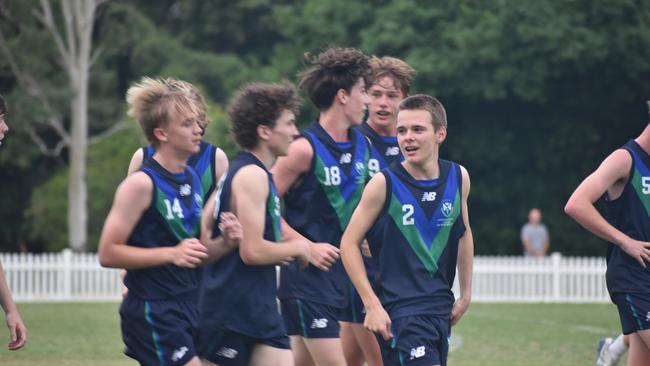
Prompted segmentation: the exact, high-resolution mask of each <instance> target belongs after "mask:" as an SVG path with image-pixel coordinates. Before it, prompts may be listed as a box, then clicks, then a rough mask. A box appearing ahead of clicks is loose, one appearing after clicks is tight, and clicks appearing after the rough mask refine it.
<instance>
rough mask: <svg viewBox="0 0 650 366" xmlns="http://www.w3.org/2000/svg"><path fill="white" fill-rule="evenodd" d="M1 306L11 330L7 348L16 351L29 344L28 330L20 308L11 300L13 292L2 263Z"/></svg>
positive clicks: (0, 268)
mask: <svg viewBox="0 0 650 366" xmlns="http://www.w3.org/2000/svg"><path fill="white" fill-rule="evenodd" d="M0 305H1V306H2V309H3V310H4V312H5V321H6V322H7V328H9V344H8V345H7V348H9V349H10V350H12V351H15V350H17V349H19V348H21V347H22V346H24V345H25V342H27V329H26V328H25V324H24V323H23V320H22V318H21V317H20V313H19V312H18V307H16V304H15V303H14V300H13V299H12V298H11V292H10V291H9V286H7V281H6V280H5V273H4V270H3V268H2V262H0Z"/></svg>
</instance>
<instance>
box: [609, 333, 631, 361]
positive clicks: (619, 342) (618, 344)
mask: <svg viewBox="0 0 650 366" xmlns="http://www.w3.org/2000/svg"><path fill="white" fill-rule="evenodd" d="M626 351H627V346H626V345H625V342H623V335H622V334H621V335H619V336H618V337H617V338H616V339H615V340H614V342H612V344H610V345H609V354H610V355H611V356H612V358H613V359H614V360H615V361H616V362H617V361H618V360H619V359H620V358H621V356H623V354H624V353H625V352H626Z"/></svg>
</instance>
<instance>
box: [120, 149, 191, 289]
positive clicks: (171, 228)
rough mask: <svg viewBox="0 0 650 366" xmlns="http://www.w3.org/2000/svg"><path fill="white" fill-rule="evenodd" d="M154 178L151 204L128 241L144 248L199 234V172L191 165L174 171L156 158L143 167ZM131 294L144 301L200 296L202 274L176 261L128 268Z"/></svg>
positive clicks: (125, 281) (149, 160) (146, 161)
mask: <svg viewBox="0 0 650 366" xmlns="http://www.w3.org/2000/svg"><path fill="white" fill-rule="evenodd" d="M140 170H141V171H143V172H144V173H146V174H147V175H148V176H149V177H150V178H151V180H152V181H153V192H152V198H151V206H149V208H148V209H147V210H146V211H145V212H144V213H143V214H142V217H141V218H140V221H138V223H137V224H136V226H135V228H134V229H133V232H132V233H131V235H130V237H129V239H128V240H127V244H128V245H133V246H137V247H143V248H154V247H161V246H170V247H171V246H175V245H177V244H178V243H179V242H181V241H182V240H183V239H187V238H194V237H196V236H197V235H198V233H199V228H200V226H201V225H200V224H201V207H202V205H203V192H202V190H201V183H200V181H199V178H198V176H197V175H196V173H195V172H194V171H193V170H192V169H191V168H189V167H187V168H185V172H183V173H180V174H173V173H170V172H169V171H167V170H165V168H163V167H162V166H160V164H158V162H157V161H156V160H155V159H146V160H145V161H144V163H143V164H142V167H141V168H140ZM124 283H125V285H126V287H128V289H129V295H130V294H134V295H135V296H137V297H139V298H141V299H143V300H161V299H190V300H191V299H196V296H197V295H198V285H199V273H198V270H196V269H191V268H182V267H178V266H175V265H173V264H167V265H163V266H158V267H150V268H143V269H135V270H128V271H127V274H126V278H125V279H124Z"/></svg>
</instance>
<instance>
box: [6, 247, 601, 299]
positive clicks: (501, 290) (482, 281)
mask: <svg viewBox="0 0 650 366" xmlns="http://www.w3.org/2000/svg"><path fill="white" fill-rule="evenodd" d="M0 258H1V259H2V264H3V266H4V269H5V274H6V277H7V282H8V284H9V288H10V289H11V291H12V294H13V297H14V299H15V300H16V301H98V300H118V299H120V278H119V274H118V271H117V270H114V269H106V268H101V267H100V265H99V262H98V260H97V255H96V254H91V253H73V252H71V251H69V250H65V251H63V252H61V253H49V254H0ZM605 268H606V267H605V260H604V259H603V258H576V257H562V256H561V255H560V254H559V253H554V254H553V255H551V256H550V257H546V258H543V259H536V258H524V257H476V258H475V259H474V279H473V286H472V287H473V289H472V301H477V302H496V301H502V302H607V301H609V297H608V295H607V289H606V288H605ZM454 287H455V289H454V292H456V293H458V284H456V285H455V286H454Z"/></svg>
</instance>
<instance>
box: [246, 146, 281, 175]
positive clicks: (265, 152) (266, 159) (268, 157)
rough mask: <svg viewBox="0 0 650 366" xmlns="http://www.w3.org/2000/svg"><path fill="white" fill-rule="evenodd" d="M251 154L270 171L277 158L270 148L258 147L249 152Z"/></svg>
mask: <svg viewBox="0 0 650 366" xmlns="http://www.w3.org/2000/svg"><path fill="white" fill-rule="evenodd" d="M247 151H248V152H249V153H251V154H253V155H255V157H256V158H257V159H258V160H259V161H261V162H262V164H264V167H266V170H270V169H271V167H272V166H273V164H275V160H277V158H278V157H277V156H276V155H275V154H274V153H273V152H272V151H271V149H269V148H268V146H263V145H261V144H260V145H258V146H257V147H255V148H253V149H250V150H247Z"/></svg>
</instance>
